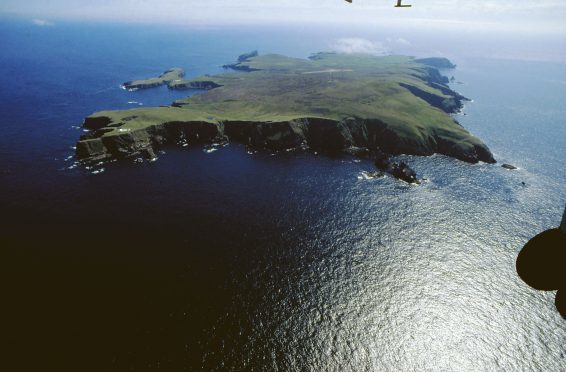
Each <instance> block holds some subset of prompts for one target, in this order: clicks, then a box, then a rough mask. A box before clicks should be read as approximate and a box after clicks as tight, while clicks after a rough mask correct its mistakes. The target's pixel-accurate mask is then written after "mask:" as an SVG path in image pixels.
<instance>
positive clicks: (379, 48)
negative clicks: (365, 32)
mask: <svg viewBox="0 0 566 372" xmlns="http://www.w3.org/2000/svg"><path fill="white" fill-rule="evenodd" d="M332 49H333V51H335V52H340V53H348V54H352V53H363V54H376V55H386V54H389V50H388V49H387V48H386V47H385V46H384V45H383V44H382V43H380V42H373V41H370V40H367V39H362V38H357V37H351V38H340V39H338V40H336V41H335V42H334V44H333V45H332Z"/></svg>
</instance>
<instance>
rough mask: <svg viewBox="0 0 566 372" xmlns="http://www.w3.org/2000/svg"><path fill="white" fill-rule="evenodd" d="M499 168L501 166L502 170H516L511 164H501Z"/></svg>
mask: <svg viewBox="0 0 566 372" xmlns="http://www.w3.org/2000/svg"><path fill="white" fill-rule="evenodd" d="M501 166H502V167H503V168H505V169H509V170H514V169H517V167H516V166H514V165H511V164H502V165H501Z"/></svg>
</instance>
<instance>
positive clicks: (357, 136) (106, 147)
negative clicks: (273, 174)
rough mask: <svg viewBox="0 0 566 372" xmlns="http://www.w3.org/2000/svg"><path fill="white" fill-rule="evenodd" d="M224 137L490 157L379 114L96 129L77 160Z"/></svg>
mask: <svg viewBox="0 0 566 372" xmlns="http://www.w3.org/2000/svg"><path fill="white" fill-rule="evenodd" d="M108 120H110V119H109V118H107V117H106V118H105V117H90V118H88V119H87V120H86V121H85V127H90V128H93V127H95V126H97V125H99V124H98V123H101V122H107V121H108ZM99 130H102V129H99ZM226 140H231V141H234V142H238V143H242V144H245V145H248V146H251V147H253V148H257V149H267V150H272V151H282V150H287V149H297V148H302V149H307V148H310V149H312V150H315V151H319V152H322V153H334V154H335V153H340V152H347V153H352V151H351V149H352V148H356V149H358V152H359V149H367V150H368V151H369V152H375V151H383V152H385V153H388V154H411V155H432V154H434V153H440V154H445V155H448V156H451V157H454V158H457V159H460V160H463V161H466V162H470V163H476V162H478V161H484V162H487V163H493V162H495V160H494V159H493V156H492V155H491V152H490V151H489V149H488V148H487V147H486V146H485V145H484V144H483V143H481V142H480V141H479V140H478V141H477V142H476V143H473V142H471V143H461V142H459V141H451V140H450V139H447V138H444V137H442V135H441V134H440V135H437V134H432V135H431V136H429V137H427V138H422V139H419V140H413V141H403V140H401V139H400V138H399V136H398V135H397V134H396V133H395V131H394V130H392V129H390V128H389V127H388V125H387V124H386V123H384V122H382V121H380V120H367V119H359V118H348V119H345V120H339V121H337V120H330V119H322V118H312V117H311V118H308V117H306V118H299V119H294V120H289V121H281V122H261V121H229V120H228V121H220V122H217V123H211V122H206V121H171V122H164V123H160V124H155V125H151V126H147V127H145V128H143V129H138V130H133V131H128V132H123V133H121V134H118V135H112V136H104V133H102V135H100V133H99V132H98V131H97V130H95V131H93V132H92V133H90V134H88V135H85V136H83V138H82V139H81V141H79V142H78V144H77V150H76V154H77V157H78V158H79V159H80V160H83V161H87V162H90V161H100V160H105V159H111V158H117V159H120V158H130V157H138V156H147V155H148V154H153V153H154V151H156V150H158V149H160V148H161V147H162V146H164V145H168V144H169V145H174V144H177V143H180V142H188V143H198V144H209V143H213V142H220V141H226ZM362 153H364V154H365V153H367V152H362Z"/></svg>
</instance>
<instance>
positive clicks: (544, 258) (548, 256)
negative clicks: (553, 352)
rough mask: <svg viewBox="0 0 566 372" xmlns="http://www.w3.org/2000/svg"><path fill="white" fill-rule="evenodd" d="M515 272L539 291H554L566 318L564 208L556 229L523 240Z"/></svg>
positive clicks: (565, 224)
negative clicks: (526, 240) (525, 242)
mask: <svg viewBox="0 0 566 372" xmlns="http://www.w3.org/2000/svg"><path fill="white" fill-rule="evenodd" d="M516 266H517V274H519V276H520V277H521V279H523V281H524V282H525V283H527V284H528V285H530V286H531V287H533V288H535V289H539V290H542V291H555V290H558V292H557V293H556V301H555V304H556V308H557V309H558V311H559V312H560V315H562V317H563V318H565V319H566V298H565V297H566V293H565V292H566V208H565V209H564V215H563V217H562V223H561V224H560V228H558V229H550V230H546V231H544V232H542V233H540V234H538V235H537V236H535V237H534V238H532V239H531V240H529V241H528V242H527V244H525V246H524V247H523V249H522V250H521V252H520V253H519V256H518V257H517V264H516Z"/></svg>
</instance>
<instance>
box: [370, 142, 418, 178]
mask: <svg viewBox="0 0 566 372" xmlns="http://www.w3.org/2000/svg"><path fill="white" fill-rule="evenodd" d="M374 161H375V166H376V167H377V169H379V170H382V171H384V172H387V173H389V174H391V175H392V176H394V177H396V178H398V179H400V180H403V181H405V182H407V183H416V184H419V183H420V181H419V180H418V179H417V173H416V172H415V171H414V170H413V169H411V167H409V166H408V165H407V163H405V162H404V161H400V162H396V161H393V160H391V158H390V157H389V156H388V155H387V154H384V153H383V152H381V151H379V150H378V151H376V152H375V154H374Z"/></svg>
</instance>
